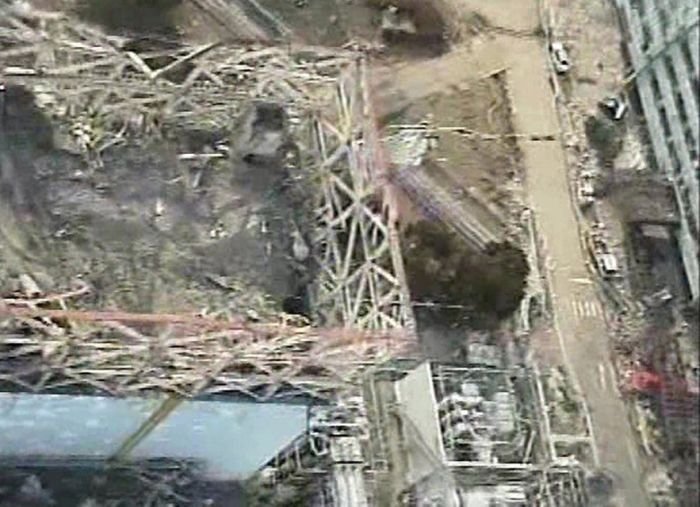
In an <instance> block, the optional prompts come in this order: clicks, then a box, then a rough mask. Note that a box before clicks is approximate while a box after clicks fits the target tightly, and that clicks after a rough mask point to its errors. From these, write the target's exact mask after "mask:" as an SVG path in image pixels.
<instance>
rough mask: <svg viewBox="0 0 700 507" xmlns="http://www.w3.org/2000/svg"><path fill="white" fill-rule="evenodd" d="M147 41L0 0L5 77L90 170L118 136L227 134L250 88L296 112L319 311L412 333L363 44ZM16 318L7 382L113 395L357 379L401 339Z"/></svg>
mask: <svg viewBox="0 0 700 507" xmlns="http://www.w3.org/2000/svg"><path fill="white" fill-rule="evenodd" d="M152 46H153V47H156V48H162V47H166V48H167V49H152V48H150V49H139V48H137V47H136V45H134V44H133V43H132V41H130V40H128V39H126V38H123V37H114V36H108V35H105V34H104V33H102V32H101V31H99V30H98V29H96V28H94V27H91V26H88V25H85V24H82V23H80V22H78V21H76V20H75V19H72V18H70V17H68V16H66V15H63V14H56V13H46V12H41V11H26V10H25V11H23V12H21V13H18V12H16V11H13V10H12V9H10V8H8V7H3V6H2V5H1V4H0V76H2V79H3V81H4V82H5V83H7V84H8V85H12V84H16V85H21V86H24V87H26V88H28V89H30V90H31V91H32V92H33V93H34V94H35V97H36V100H37V104H38V105H39V106H40V107H41V108H42V109H43V110H44V111H45V112H46V113H47V115H48V116H49V117H50V118H51V119H52V120H53V122H54V123H55V124H56V128H58V129H59V131H60V130H62V131H63V133H64V134H66V135H67V136H68V137H69V138H70V139H72V141H73V144H74V146H75V147H76V148H77V149H79V150H80V151H81V152H82V153H83V154H84V156H85V159H86V161H87V162H88V163H89V164H91V166H92V167H93V168H95V169H99V167H100V153H101V152H102V151H104V150H105V149H108V148H109V147H111V146H113V145H115V144H117V143H123V142H133V140H136V139H138V138H142V137H143V136H144V135H148V134H153V135H158V134H160V133H161V132H166V131H167V130H168V129H171V128H188V127H197V128H199V129H202V128H210V129H217V130H223V131H228V130H230V129H231V128H232V126H233V122H234V121H235V119H236V117H237V116H238V115H239V113H241V111H242V110H243V109H244V108H245V106H246V104H248V103H249V102H250V101H251V100H267V101H274V102H276V103H280V104H283V105H284V106H285V108H286V110H287V113H288V115H289V116H290V118H295V119H297V120H298V121H293V122H290V123H291V124H292V125H291V127H290V128H291V129H292V135H293V136H294V138H295V140H296V142H297V144H298V146H299V148H300V150H301V152H302V160H304V162H305V163H304V168H303V170H302V173H305V174H306V175H307V176H310V177H309V178H307V181H306V184H310V185H317V186H318V188H317V189H316V191H315V193H316V194H317V195H318V199H319V202H318V204H317V206H316V209H317V211H318V212H317V215H316V218H317V219H318V222H317V226H318V227H317V232H316V235H315V237H314V238H313V246H314V248H313V249H312V251H313V253H314V255H315V256H316V258H317V260H318V263H319V266H320V267H319V275H318V277H317V282H316V285H317V290H316V291H315V296H316V297H315V303H316V307H317V308H318V310H319V312H320V313H321V316H322V318H323V320H325V322H326V323H329V324H333V325H339V326H344V327H346V328H348V327H352V328H355V329H383V330H388V329H392V328H394V329H395V328H401V327H404V326H406V327H408V328H409V329H410V328H411V325H412V317H411V310H410V307H409V305H408V295H407V290H406V284H405V280H404V276H403V267H402V261H401V256H400V253H399V245H398V235H397V232H396V230H395V228H394V226H393V222H392V220H390V219H389V217H390V216H391V214H392V213H393V212H392V210H391V209H390V201H389V200H387V199H385V197H386V196H385V195H383V194H382V192H387V190H386V188H382V186H381V185H380V183H381V181H382V180H383V178H381V173H382V167H383V165H382V163H381V161H382V159H381V157H380V156H378V153H379V143H378V136H377V135H376V130H375V129H374V125H373V123H372V121H371V119H372V116H371V109H370V105H369V101H368V100H367V92H366V86H365V83H366V66H365V61H364V56H363V54H362V53H360V52H353V51H345V50H331V49H325V48H319V47H301V46H292V45H288V46H284V47H276V46H265V45H262V44H248V45H224V44H208V45H202V46H189V45H187V44H179V43H178V44H172V43H169V44H168V45H166V46H164V45H163V44H160V45H158V44H153V45H152ZM319 182H320V183H319ZM314 188H316V187H314ZM40 307H41V305H38V306H35V308H40ZM21 320H22V322H24V324H25V325H26V323H28V322H31V325H32V327H33V332H32V333H29V334H16V333H15V334H12V335H11V336H7V335H5V336H3V337H2V338H0V340H1V341H0V346H1V348H0V360H2V361H3V364H10V363H9V362H8V361H6V360H9V359H12V362H13V364H15V365H16V364H18V361H19V362H21V363H22V364H24V365H25V366H26V367H25V368H23V369H21V371H20V372H19V374H18V372H17V371H8V369H7V368H5V367H4V371H2V376H1V377H0V378H1V379H2V380H3V381H6V382H12V383H14V384H16V385H17V386H21V388H23V389H28V390H32V391H37V390H43V389H59V388H61V387H65V386H67V385H74V384H78V385H82V386H88V387H89V386H92V387H94V388H96V389H98V390H100V391H106V392H111V393H114V394H119V395H125V394H130V393H137V392H140V391H147V390H165V391H171V392H174V393H177V394H180V395H184V396H193V395H198V394H214V393H232V392H234V393H240V394H244V395H248V396H254V397H256V398H260V399H269V398H274V397H277V396H288V395H289V394H290V392H293V393H296V394H309V395H313V396H319V395H321V396H325V395H327V394H328V393H329V392H332V391H333V390H334V389H336V388H337V387H339V386H341V385H346V384H347V383H348V382H351V381H353V378H354V377H355V376H356V374H357V372H358V368H356V367H354V366H353V365H356V366H365V365H367V364H368V363H375V362H377V361H381V360H383V359H384V358H386V357H388V356H387V353H390V351H391V349H392V347H393V345H394V344H395V342H391V343H392V344H391V345H390V346H388V347H387V346H385V345H387V343H388V342H387V341H386V340H383V339H382V338H383V337H386V336H388V335H387V334H386V333H384V334H382V333H380V334H378V335H376V336H372V337H371V339H370V338H368V335H363V336H364V337H363V338H361V339H357V334H352V333H351V334H344V335H343V338H341V339H340V340H337V339H329V338H328V336H326V335H327V333H324V331H322V330H317V329H314V328H310V327H302V328H295V327H289V326H277V325H270V326H257V327H244V328H237V329H226V330H224V331H221V330H217V331H215V332H210V331H206V332H202V331H201V329H198V330H197V331H196V332H192V328H191V327H190V328H189V330H190V332H186V333H182V332H180V333H174V334H169V335H165V334H162V333H159V332H156V333H152V332H151V333H150V334H151V335H150V336H149V335H147V334H142V332H141V331H143V329H135V328H127V327H125V326H124V324H123V323H122V324H116V326H115V325H114V323H110V324H105V323H104V322H100V323H92V324H91V325H90V326H88V327H87V328H81V329H80V330H79V331H78V330H77V328H74V327H72V326H70V325H68V326H64V327H61V328H59V327H57V326H55V325H53V324H51V325H48V326H46V328H41V329H39V328H40V327H41V326H37V323H36V320H32V319H28V318H24V319H21ZM12 322H13V323H15V322H16V321H15V320H13V321H12ZM205 329H206V328H205ZM144 333H145V331H144ZM153 334H156V336H153ZM350 336H354V338H348V337H350ZM335 338H337V336H336V337H335ZM399 341H401V340H399ZM290 386H291V387H292V389H291V390H290V389H289V387H290Z"/></svg>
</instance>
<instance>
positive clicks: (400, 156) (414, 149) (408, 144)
mask: <svg viewBox="0 0 700 507" xmlns="http://www.w3.org/2000/svg"><path fill="white" fill-rule="evenodd" d="M384 147H385V149H386V150H387V152H388V154H389V158H390V159H391V161H392V163H394V164H395V165H396V166H398V167H406V166H418V165H420V164H421V163H422V162H423V158H424V157H425V155H426V154H427V153H428V150H429V148H430V141H429V139H428V136H427V134H426V133H425V132H422V131H420V130H413V131H409V130H400V131H398V132H397V133H395V134H393V135H391V136H388V137H385V138H384Z"/></svg>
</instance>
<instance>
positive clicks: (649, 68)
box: [616, 0, 700, 301]
mask: <svg viewBox="0 0 700 507" xmlns="http://www.w3.org/2000/svg"><path fill="white" fill-rule="evenodd" d="M616 1H617V5H618V8H619V11H620V14H621V17H622V21H623V24H624V27H625V30H626V32H627V33H626V36H627V43H628V49H629V53H630V58H631V60H632V65H633V67H634V71H635V73H636V74H637V79H636V85H637V89H638V91H639V96H640V99H641V102H642V108H643V110H644V115H645V117H646V122H647V128H648V130H649V137H650V139H651V143H652V150H653V153H654V157H655V159H656V163H657V166H658V168H659V170H660V171H664V172H665V173H666V174H667V176H668V178H669V180H670V181H671V182H672V183H673V187H674V191H675V194H676V200H677V202H678V207H679V209H680V216H681V226H680V228H679V230H678V234H677V236H678V244H679V246H680V249H681V255H682V258H683V265H684V268H685V272H686V277H687V280H688V285H689V286H690V291H691V296H692V298H693V299H694V300H696V301H697V300H698V299H699V298H700V266H699V265H698V236H700V209H699V206H700V204H699V203H700V192H699V189H698V178H699V173H700V169H699V166H698V150H699V144H700V134H699V133H698V130H699V127H698V121H699V120H698V118H699V117H698V103H699V102H700V85H699V84H698V81H699V75H700V73H699V71H698V40H699V33H700V29H699V27H698V4H697V0H616Z"/></svg>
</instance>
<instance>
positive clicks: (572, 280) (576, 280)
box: [569, 278, 593, 285]
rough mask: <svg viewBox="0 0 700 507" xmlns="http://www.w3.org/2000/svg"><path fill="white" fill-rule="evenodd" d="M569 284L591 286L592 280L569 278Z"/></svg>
mask: <svg viewBox="0 0 700 507" xmlns="http://www.w3.org/2000/svg"><path fill="white" fill-rule="evenodd" d="M569 281H570V282H574V283H580V284H581V285H593V280H591V279H590V278H571V279H569Z"/></svg>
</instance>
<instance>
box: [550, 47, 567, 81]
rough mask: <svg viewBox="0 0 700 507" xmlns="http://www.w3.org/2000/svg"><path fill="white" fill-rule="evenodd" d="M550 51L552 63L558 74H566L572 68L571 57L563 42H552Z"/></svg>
mask: <svg viewBox="0 0 700 507" xmlns="http://www.w3.org/2000/svg"><path fill="white" fill-rule="evenodd" d="M549 51H550V53H551V55H552V63H553V64H554V70H556V71H557V74H566V73H567V72H569V69H570V68H571V61H570V60H569V55H568V53H567V52H566V48H564V44H562V43H561V42H552V44H550V46H549Z"/></svg>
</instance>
